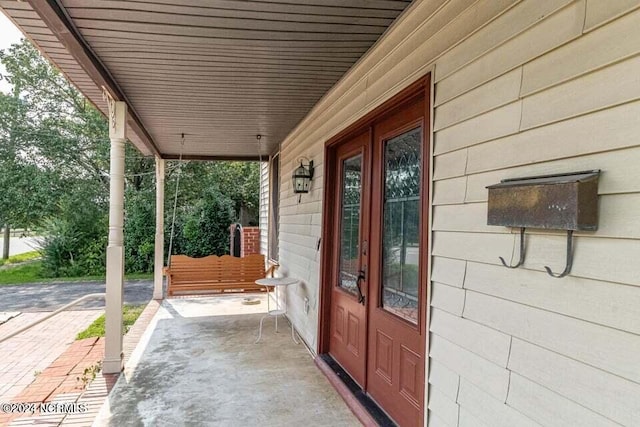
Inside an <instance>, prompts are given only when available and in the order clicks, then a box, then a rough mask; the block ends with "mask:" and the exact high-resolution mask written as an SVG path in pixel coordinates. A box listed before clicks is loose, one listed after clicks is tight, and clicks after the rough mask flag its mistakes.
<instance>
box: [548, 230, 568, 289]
mask: <svg viewBox="0 0 640 427" xmlns="http://www.w3.org/2000/svg"><path fill="white" fill-rule="evenodd" d="M572 265H573V230H569V231H567V265H566V266H565V267H564V271H563V272H562V273H560V274H555V273H553V271H551V269H550V268H549V267H547V266H545V267H544V269H545V270H547V273H548V274H549V276H551V277H555V278H557V279H559V278H561V277H564V276H566V275H567V274H569V273H570V272H571V266H572Z"/></svg>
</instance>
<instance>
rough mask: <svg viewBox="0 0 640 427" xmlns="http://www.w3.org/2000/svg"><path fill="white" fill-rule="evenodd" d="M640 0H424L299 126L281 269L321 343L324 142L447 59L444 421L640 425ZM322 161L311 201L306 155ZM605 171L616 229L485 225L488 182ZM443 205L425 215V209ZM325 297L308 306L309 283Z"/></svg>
mask: <svg viewBox="0 0 640 427" xmlns="http://www.w3.org/2000/svg"><path fill="white" fill-rule="evenodd" d="M639 8H640V1H637V0H635V1H628V0H619V1H615V2H611V1H604V0H521V1H517V0H478V1H471V0H449V1H446V0H431V1H417V2H415V3H414V4H413V5H412V6H410V7H409V10H408V11H407V13H405V14H404V15H402V16H401V17H400V18H399V19H398V21H397V22H396V23H394V25H393V26H392V27H391V28H390V29H389V31H388V32H387V33H386V34H385V36H383V38H382V39H381V40H380V41H379V42H378V43H377V44H376V46H375V47H374V48H373V49H372V50H371V51H370V52H369V53H368V54H367V55H366V56H365V57H364V58H362V59H361V60H360V62H359V63H358V64H357V65H356V66H355V67H354V68H353V69H352V70H351V71H350V72H349V73H348V74H347V75H346V76H345V77H344V78H343V79H342V80H341V82H340V83H338V85H337V86H336V87H334V89H332V91H331V92H329V93H328V94H327V96H325V97H324V98H323V99H322V100H321V101H320V102H319V103H318V105H316V107H315V108H314V109H313V110H312V111H311V113H310V114H309V115H308V116H307V118H305V119H304V120H303V121H302V122H301V124H300V125H299V126H298V127H297V128H296V129H295V130H294V131H293V132H292V133H291V134H290V135H289V136H288V137H287V139H286V140H285V141H284V142H283V144H282V150H281V153H282V154H281V155H282V158H281V177H282V179H281V198H280V227H281V229H280V254H279V255H280V262H281V264H282V267H281V269H280V271H281V272H283V273H285V274H287V275H290V276H293V277H296V278H299V279H301V280H302V284H301V285H300V286H298V287H297V288H291V290H290V293H289V316H290V318H291V320H292V321H293V323H294V325H295V326H296V329H297V330H298V331H299V333H300V335H301V337H302V338H303V339H304V340H305V341H306V342H307V344H308V345H309V346H310V347H311V348H312V349H315V348H317V340H318V304H319V286H320V283H319V276H320V251H319V238H320V236H321V216H322V207H323V206H322V204H323V203H322V192H323V188H322V183H323V172H324V171H323V167H324V161H323V160H324V159H323V150H324V143H325V142H326V141H327V140H328V139H329V138H331V137H332V136H333V135H335V134H336V133H338V132H339V131H341V130H343V129H345V128H346V127H347V126H349V125H350V124H352V123H353V122H354V121H355V120H357V119H358V118H360V117H362V116H363V115H364V114H366V113H367V112H369V111H371V110H372V109H373V108H375V107H376V106H378V105H380V104H381V103H382V102H384V101H386V100H388V99H389V98H391V97H392V96H393V95H394V94H396V93H398V92H399V91H400V90H402V89H403V88H405V87H406V86H407V85H409V84H410V83H412V82H413V81H415V80H416V79H418V78H419V77H421V76H423V75H424V74H425V73H427V72H429V71H432V72H433V81H434V99H433V106H434V108H433V112H434V119H433V129H434V133H433V141H432V150H433V163H432V174H433V176H432V185H433V192H432V197H433V203H432V204H433V208H432V227H431V229H432V233H431V244H432V264H431V275H430V277H431V289H430V299H431V301H430V304H431V309H430V313H431V320H430V330H431V335H430V338H429V340H430V342H429V348H430V366H429V378H428V381H429V403H428V407H429V424H430V425H445V426H482V425H487V426H516V425H518V426H520V425H538V424H543V425H613V424H614V423H618V424H622V425H638V424H640V405H638V402H640V369H639V368H638V367H640V308H639V307H640V304H639V302H640V274H639V271H640V269H639V268H638V264H637V259H638V256H639V255H640V242H639V239H640V227H639V226H638V224H639V223H640V213H639V212H640V209H638V207H640V180H639V179H638V165H640V138H639V137H640V120H639V119H640V78H639V77H638V76H640V55H639V54H640V9H639ZM300 156H305V157H307V158H309V159H312V160H314V162H315V166H316V173H315V176H314V179H313V183H312V189H311V192H310V193H309V194H306V195H303V196H302V198H301V200H300V202H298V196H297V195H294V194H293V192H292V189H291V183H290V180H289V179H288V178H287V177H290V176H291V173H292V170H293V168H294V167H295V164H296V160H297V159H298V158H299V157H300ZM586 169H602V171H603V172H602V175H601V178H600V186H599V193H600V201H599V203H600V227H599V230H598V231H597V232H593V233H586V232H577V233H576V234H575V238H574V242H575V252H574V254H575V256H574V265H573V270H572V272H571V275H570V276H569V277H566V278H563V279H553V278H551V277H549V276H548V275H547V274H546V273H545V271H544V269H543V266H545V265H549V266H551V267H552V269H553V270H554V271H561V270H562V269H563V268H564V262H565V250H566V246H565V245H566V237H565V235H564V234H563V233H560V232H552V231H540V230H528V231H527V259H526V263H525V265H524V267H522V268H519V269H517V270H509V269H506V268H504V267H502V266H501V265H500V261H499V260H498V257H499V256H503V257H507V260H509V258H510V257H517V250H518V249H517V246H518V237H519V236H518V234H517V232H516V231H512V230H510V229H508V228H503V227H490V226H487V225H485V224H486V211H487V190H486V189H485V186H487V185H489V184H493V183H497V182H499V181H500V179H503V178H512V177H518V176H529V175H535V174H543V173H555V172H570V171H577V170H586ZM426 214H427V213H426V212H425V215H426ZM305 297H307V298H309V303H310V304H309V305H310V309H309V312H308V313H305V312H304V309H303V308H304V303H303V302H304V298H305Z"/></svg>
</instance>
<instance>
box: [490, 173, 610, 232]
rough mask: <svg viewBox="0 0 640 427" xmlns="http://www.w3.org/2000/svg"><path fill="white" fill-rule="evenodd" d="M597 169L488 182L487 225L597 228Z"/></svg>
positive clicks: (556, 228) (558, 228) (560, 228)
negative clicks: (493, 182) (490, 183)
mask: <svg viewBox="0 0 640 427" xmlns="http://www.w3.org/2000/svg"><path fill="white" fill-rule="evenodd" d="M599 175H600V171H599V170H596V171H586V172H576V173H570V174H558V175H544V176H536V177H527V178H516V179H504V180H502V181H501V182H500V183H499V184H495V185H490V186H488V187H487V188H488V189H489V212H488V216H487V224H488V225H503V226H506V227H527V228H544V229H554V230H589V231H594V230H597V229H598V177H599Z"/></svg>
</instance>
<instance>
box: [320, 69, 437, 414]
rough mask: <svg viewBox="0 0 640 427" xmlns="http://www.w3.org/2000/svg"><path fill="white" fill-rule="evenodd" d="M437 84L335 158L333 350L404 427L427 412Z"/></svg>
mask: <svg viewBox="0 0 640 427" xmlns="http://www.w3.org/2000/svg"><path fill="white" fill-rule="evenodd" d="M425 80H426V79H425ZM428 87H429V85H428V80H426V82H425V84H424V86H423V87H422V88H423V90H422V91H420V90H419V91H416V92H415V93H414V94H413V95H412V96H407V97H406V98H404V99H403V100H402V102H395V103H393V105H392V106H390V107H389V108H388V109H387V110H386V111H385V110H383V111H381V112H380V113H379V114H378V115H377V116H376V117H375V118H373V119H371V121H370V122H368V123H367V124H366V126H365V125H361V129H363V130H362V131H360V132H358V131H354V133H351V134H350V135H351V136H348V137H345V138H343V139H341V140H339V141H337V142H335V144H334V145H333V146H332V148H331V149H330V150H328V157H327V173H329V174H332V175H331V178H330V179H329V181H328V182H330V183H331V186H330V187H328V188H327V192H325V196H326V199H325V200H327V206H326V207H325V209H328V210H330V212H327V213H326V214H325V225H326V226H327V228H328V229H329V233H330V234H329V239H330V240H331V244H330V245H328V247H327V249H326V250H325V252H324V256H325V257H328V258H329V259H328V261H326V262H325V270H324V271H325V273H324V275H325V276H324V277H326V278H329V280H328V283H327V284H326V286H330V292H329V293H328V297H325V298H326V299H325V300H324V301H325V302H328V303H329V305H330V308H329V310H328V312H329V313H330V314H329V316H328V317H329V325H328V329H329V330H328V335H329V336H328V342H329V346H328V352H329V353H330V354H331V356H333V358H334V359H335V360H336V361H337V362H338V363H339V364H340V365H341V366H342V367H343V368H344V369H345V370H346V371H347V372H348V373H349V374H350V376H351V377H352V378H353V379H354V380H355V381H356V382H357V383H358V384H359V385H360V387H361V388H362V389H363V390H364V391H365V392H366V393H367V394H368V395H369V397H370V398H371V399H372V400H374V401H375V402H376V403H378V405H379V406H380V407H381V408H382V409H383V410H384V411H385V412H386V413H387V414H388V415H389V416H390V417H391V418H392V419H393V420H394V421H396V422H397V423H398V424H399V425H401V426H418V425H422V424H423V416H424V389H425V363H426V337H427V331H428V329H427V319H426V316H427V272H428V262H429V257H428V252H427V243H428V242H427V236H428V212H429V204H428V199H429V197H428V189H429V185H428V183H429V178H428V177H429V174H428V171H429V164H428V160H429V143H428V138H427V136H426V135H427V129H428V123H429V121H428V116H427V111H428V108H427V106H428V100H429V99H430V98H429V94H428ZM325 295H326V294H325ZM327 300H328V301H327ZM325 336H326V335H325ZM325 351H327V350H325Z"/></svg>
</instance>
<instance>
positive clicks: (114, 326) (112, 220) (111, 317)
mask: <svg viewBox="0 0 640 427" xmlns="http://www.w3.org/2000/svg"><path fill="white" fill-rule="evenodd" d="M108 104H109V118H108V120H109V139H110V140H111V164H110V171H109V176H110V181H109V244H108V246H107V292H106V293H107V297H106V299H107V301H106V313H105V317H106V319H105V320H106V322H105V350H104V362H103V364H102V370H103V372H104V373H107V374H113V373H118V372H120V371H121V370H122V366H123V364H122V332H123V330H122V302H123V291H124V166H125V165H124V147H125V142H126V135H125V129H126V117H127V105H126V104H125V103H124V102H120V101H118V102H116V101H114V100H112V99H109V100H108Z"/></svg>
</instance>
